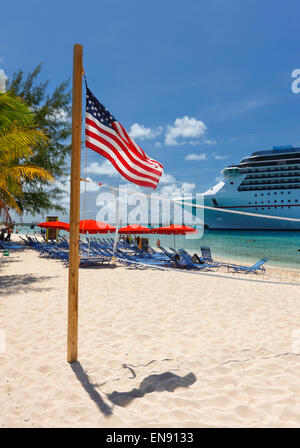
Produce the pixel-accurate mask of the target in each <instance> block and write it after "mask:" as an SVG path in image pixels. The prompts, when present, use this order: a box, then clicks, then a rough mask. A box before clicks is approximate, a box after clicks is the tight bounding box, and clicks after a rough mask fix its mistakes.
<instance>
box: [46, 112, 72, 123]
mask: <svg viewBox="0 0 300 448" xmlns="http://www.w3.org/2000/svg"><path fill="white" fill-rule="evenodd" d="M48 117H49V118H50V119H52V120H55V121H61V122H63V121H68V120H69V118H70V117H69V114H68V112H66V111H65V110H64V109H59V110H56V111H53V112H52V113H50V114H49V115H48Z"/></svg>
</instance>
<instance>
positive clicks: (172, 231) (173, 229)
mask: <svg viewBox="0 0 300 448" xmlns="http://www.w3.org/2000/svg"><path fill="white" fill-rule="evenodd" d="M191 232H198V230H197V229H194V228H193V227H188V226H183V225H180V224H171V225H170V226H164V227H158V228H157V229H152V233H157V234H163V235H185V234H186V233H191Z"/></svg>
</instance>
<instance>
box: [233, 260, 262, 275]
mask: <svg viewBox="0 0 300 448" xmlns="http://www.w3.org/2000/svg"><path fill="white" fill-rule="evenodd" d="M267 261H268V258H262V259H261V260H259V261H257V262H256V263H254V265H253V266H237V265H227V267H228V272H229V270H230V269H232V270H233V272H244V273H245V274H249V272H254V273H255V274H257V273H259V272H260V273H261V274H264V273H265V272H266V269H265V267H264V266H263V265H264V264H265V263H266V262H267Z"/></svg>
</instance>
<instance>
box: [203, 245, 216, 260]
mask: <svg viewBox="0 0 300 448" xmlns="http://www.w3.org/2000/svg"><path fill="white" fill-rule="evenodd" d="M200 249H201V254H202V258H203V260H204V261H208V262H211V263H213V262H214V260H213V259H212V256H211V251H210V247H208V246H202V247H200Z"/></svg>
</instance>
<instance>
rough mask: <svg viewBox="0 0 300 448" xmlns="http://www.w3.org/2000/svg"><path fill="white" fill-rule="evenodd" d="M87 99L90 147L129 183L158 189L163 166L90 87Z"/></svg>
mask: <svg viewBox="0 0 300 448" xmlns="http://www.w3.org/2000/svg"><path fill="white" fill-rule="evenodd" d="M86 99H87V101H86V124H85V134H86V146H87V147H88V148H90V149H92V150H93V151H96V152H97V153H98V154H101V155H102V156H103V157H106V158H107V159H108V160H109V161H110V162H111V163H112V164H113V166H114V167H115V168H116V169H117V171H118V172H119V173H120V174H121V175H122V176H123V177H125V179H127V180H129V181H130V182H133V183H135V184H138V185H141V186H143V187H151V188H154V189H155V188H156V187H157V184H158V182H159V179H160V176H161V175H162V173H163V166H162V165H161V163H159V162H157V161H156V160H154V159H151V158H150V157H148V156H147V154H146V153H145V152H144V151H143V150H142V149H141V148H140V147H139V146H138V145H137V144H136V142H135V141H134V139H133V138H131V137H130V136H129V134H128V133H127V132H126V130H125V129H124V127H123V126H122V125H121V124H120V123H119V122H118V121H117V120H116V119H115V118H114V117H113V116H112V115H111V114H110V113H109V112H108V110H107V109H105V107H104V106H103V105H102V104H101V103H100V102H99V101H98V100H97V98H96V97H95V96H94V95H93V94H92V92H91V91H90V90H89V88H88V87H87V97H86Z"/></svg>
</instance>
